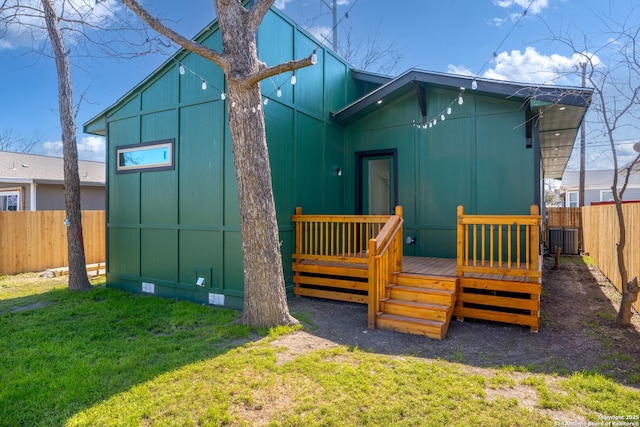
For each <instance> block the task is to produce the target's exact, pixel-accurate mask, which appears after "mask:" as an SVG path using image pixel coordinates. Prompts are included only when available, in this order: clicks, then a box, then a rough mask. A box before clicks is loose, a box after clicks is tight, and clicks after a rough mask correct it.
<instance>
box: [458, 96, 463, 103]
mask: <svg viewBox="0 0 640 427" xmlns="http://www.w3.org/2000/svg"><path fill="white" fill-rule="evenodd" d="M462 104H464V99H462V95H460V96H459V97H458V105H462Z"/></svg>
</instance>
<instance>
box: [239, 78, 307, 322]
mask: <svg viewBox="0 0 640 427" xmlns="http://www.w3.org/2000/svg"><path fill="white" fill-rule="evenodd" d="M228 90H229V96H230V98H231V99H233V100H234V101H235V103H236V104H235V105H236V106H235V107H230V108H229V129H230V131H231V138H232V139H233V158H234V164H235V169H236V179H237V182H238V197H239V203H240V230H241V232H242V255H243V266H244V284H245V286H244V307H243V311H242V317H241V321H242V322H244V323H247V324H250V325H254V326H262V327H270V326H275V325H283V324H295V323H297V321H296V320H295V319H294V318H293V317H291V315H290V314H289V310H288V307H287V296H286V293H285V282H284V275H283V273H282V255H281V253H280V245H279V238H278V223H277V219H276V209H275V202H274V198H273V191H272V189H271V168H270V166H269V152H268V149H267V142H266V138H265V133H264V116H263V114H262V112H261V111H257V110H256V108H257V107H258V106H259V105H261V102H262V97H261V95H260V87H259V85H256V86H254V87H253V88H251V89H250V90H248V91H244V93H241V91H238V90H237V88H236V84H234V83H233V82H232V81H229V87H228Z"/></svg>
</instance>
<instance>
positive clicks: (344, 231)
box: [291, 207, 390, 264]
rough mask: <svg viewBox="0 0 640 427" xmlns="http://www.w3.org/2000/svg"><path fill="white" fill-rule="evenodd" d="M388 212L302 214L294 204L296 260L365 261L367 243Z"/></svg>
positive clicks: (381, 225)
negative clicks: (379, 213) (373, 213)
mask: <svg viewBox="0 0 640 427" xmlns="http://www.w3.org/2000/svg"><path fill="white" fill-rule="evenodd" d="M389 217H390V215H303V214H302V208H300V207H298V208H296V213H295V215H293V216H292V218H291V219H292V221H293V223H294V224H295V233H296V236H295V239H296V242H295V252H294V254H293V258H294V259H295V260H296V261H302V260H314V261H328V262H349V263H359V264H367V263H368V260H367V244H368V241H369V240H370V239H372V238H375V237H376V236H377V235H378V234H379V233H380V232H381V230H382V229H383V227H384V225H385V223H386V222H387V220H388V219H389Z"/></svg>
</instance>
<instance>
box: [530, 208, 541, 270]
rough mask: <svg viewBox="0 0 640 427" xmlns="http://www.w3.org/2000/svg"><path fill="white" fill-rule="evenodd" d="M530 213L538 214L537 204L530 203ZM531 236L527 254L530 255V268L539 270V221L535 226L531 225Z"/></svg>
mask: <svg viewBox="0 0 640 427" xmlns="http://www.w3.org/2000/svg"><path fill="white" fill-rule="evenodd" d="M531 215H536V216H539V215H540V209H539V208H538V206H537V205H531ZM530 230H531V231H530V232H531V236H530V237H529V245H530V247H529V256H530V257H531V264H530V266H529V268H530V269H532V270H533V269H538V270H540V221H538V225H537V226H531V229H530Z"/></svg>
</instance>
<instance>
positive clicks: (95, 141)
mask: <svg viewBox="0 0 640 427" xmlns="http://www.w3.org/2000/svg"><path fill="white" fill-rule="evenodd" d="M42 147H43V150H44V154H45V155H46V156H53V157H62V141H47V142H45V143H44V144H42ZM105 156H106V149H105V139H104V137H102V136H85V137H82V138H80V140H79V141H78V158H79V159H80V160H93V161H98V162H104V161H105V159H106V157H105Z"/></svg>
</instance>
